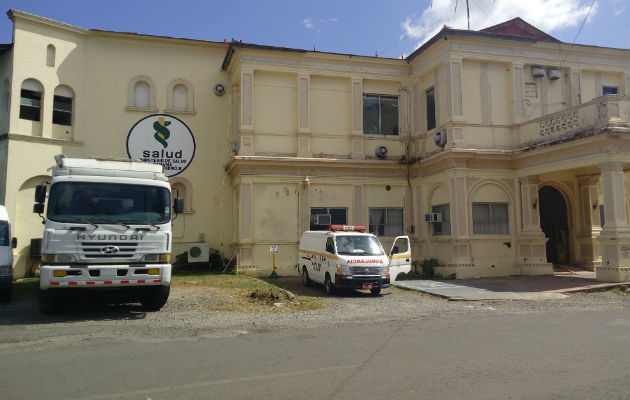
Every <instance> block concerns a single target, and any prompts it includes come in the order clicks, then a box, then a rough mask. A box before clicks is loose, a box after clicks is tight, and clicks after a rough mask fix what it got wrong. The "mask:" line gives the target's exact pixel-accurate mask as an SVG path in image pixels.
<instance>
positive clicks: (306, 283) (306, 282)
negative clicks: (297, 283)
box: [302, 265, 311, 286]
mask: <svg viewBox="0 0 630 400" xmlns="http://www.w3.org/2000/svg"><path fill="white" fill-rule="evenodd" d="M302 284H303V285H304V286H311V278H309V276H308V271H307V270H306V265H304V266H302Z"/></svg>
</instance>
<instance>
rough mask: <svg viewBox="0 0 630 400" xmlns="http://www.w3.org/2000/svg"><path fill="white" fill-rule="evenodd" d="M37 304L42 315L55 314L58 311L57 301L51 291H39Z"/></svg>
mask: <svg viewBox="0 0 630 400" xmlns="http://www.w3.org/2000/svg"><path fill="white" fill-rule="evenodd" d="M37 303H38V304H39V311H40V312H41V313H43V314H55V313H57V312H58V311H59V304H58V303H59V301H58V299H57V295H55V294H54V293H53V291H52V290H44V289H39V291H38V292H37Z"/></svg>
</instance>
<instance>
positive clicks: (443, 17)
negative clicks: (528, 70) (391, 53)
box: [400, 0, 599, 46]
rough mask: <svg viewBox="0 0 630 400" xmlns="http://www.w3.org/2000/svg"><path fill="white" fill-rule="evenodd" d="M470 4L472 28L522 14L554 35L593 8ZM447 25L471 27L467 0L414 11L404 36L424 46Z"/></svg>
mask: <svg viewBox="0 0 630 400" xmlns="http://www.w3.org/2000/svg"><path fill="white" fill-rule="evenodd" d="M456 4H457V12H455V5H456ZM469 5H470V29H472V30H480V29H484V28H487V27H489V26H492V25H496V24H499V23H501V22H505V21H508V20H510V19H512V18H516V17H520V18H522V19H523V20H525V21H526V22H528V23H530V24H532V25H534V26H535V27H537V28H538V29H540V30H542V31H544V32H546V33H548V34H550V35H552V36H553V32H554V31H557V30H561V29H565V28H568V27H574V26H579V24H581V23H582V21H583V20H584V18H585V17H586V15H588V12H589V9H590V8H591V2H590V1H587V2H584V0H527V1H524V0H470V1H469ZM598 5H599V4H598V3H595V5H594V6H593V9H592V10H591V13H590V15H589V20H590V19H591V18H592V17H593V16H594V15H595V14H596V12H597V8H598ZM444 25H449V26H452V27H453V28H456V29H468V24H467V18H466V0H433V7H430V8H427V9H425V10H424V11H423V12H422V15H421V16H419V17H418V16H417V14H412V15H410V16H408V17H407V18H406V19H405V20H404V21H403V22H402V23H401V28H402V29H403V34H402V35H401V36H400V39H401V40H402V39H404V38H406V37H408V38H412V39H417V40H419V42H418V44H417V46H420V45H422V44H423V43H424V42H426V41H427V40H429V39H430V38H431V37H433V36H434V35H435V34H436V33H438V32H439V31H440V30H441V29H442V27H443V26H444Z"/></svg>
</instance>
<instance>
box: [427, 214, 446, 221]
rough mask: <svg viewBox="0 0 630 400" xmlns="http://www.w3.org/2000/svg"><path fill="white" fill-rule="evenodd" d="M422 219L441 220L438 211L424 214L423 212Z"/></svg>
mask: <svg viewBox="0 0 630 400" xmlns="http://www.w3.org/2000/svg"><path fill="white" fill-rule="evenodd" d="M424 220H425V221H426V222H442V214H440V213H426V214H424Z"/></svg>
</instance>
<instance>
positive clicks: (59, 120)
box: [52, 86, 74, 126]
mask: <svg viewBox="0 0 630 400" xmlns="http://www.w3.org/2000/svg"><path fill="white" fill-rule="evenodd" d="M73 100H74V93H73V92H72V90H71V89H70V88H68V87H66V86H57V88H55V95H54V97H53V120H52V122H53V124H57V125H67V126H71V125H72V103H73Z"/></svg>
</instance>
